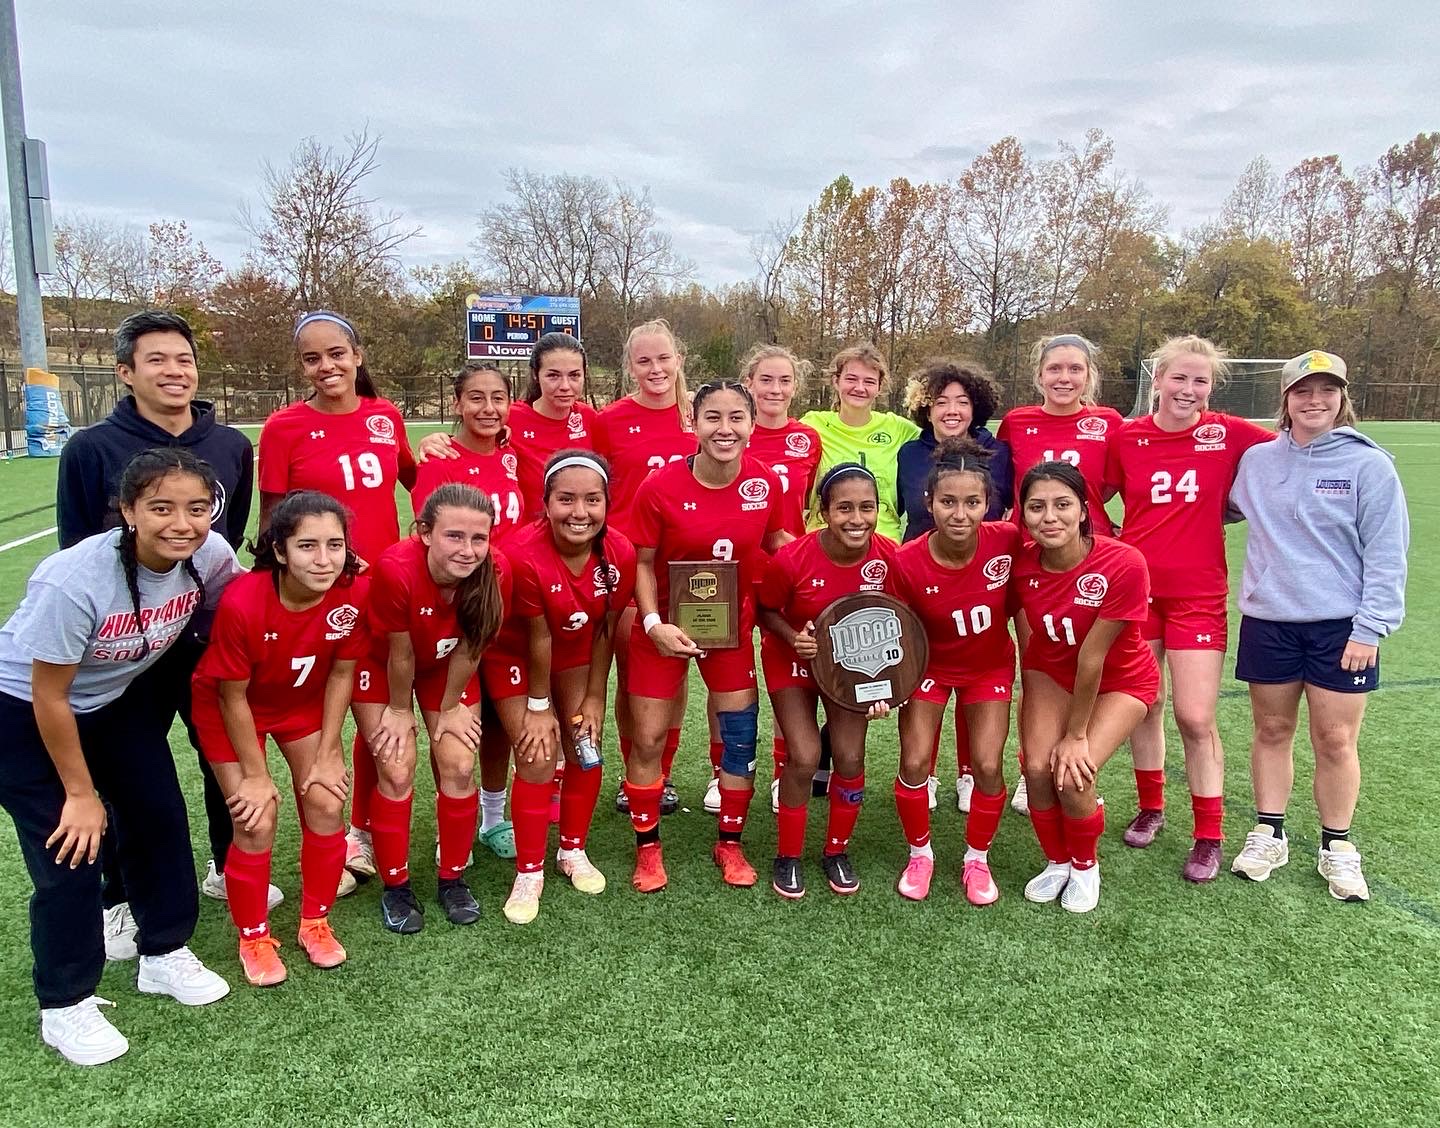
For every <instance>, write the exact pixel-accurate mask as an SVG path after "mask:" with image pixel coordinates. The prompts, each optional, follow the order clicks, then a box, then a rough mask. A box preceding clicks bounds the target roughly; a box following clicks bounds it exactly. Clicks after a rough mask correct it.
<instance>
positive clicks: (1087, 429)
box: [1075, 415, 1110, 439]
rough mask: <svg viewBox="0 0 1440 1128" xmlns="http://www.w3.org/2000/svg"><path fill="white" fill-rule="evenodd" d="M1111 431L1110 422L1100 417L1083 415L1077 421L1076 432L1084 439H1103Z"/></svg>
mask: <svg viewBox="0 0 1440 1128" xmlns="http://www.w3.org/2000/svg"><path fill="white" fill-rule="evenodd" d="M1109 429H1110V421H1109V420H1108V419H1105V418H1102V417H1101V416H1099V415H1083V416H1081V417H1080V418H1079V419H1077V420H1076V421H1075V430H1076V431H1078V432H1079V433H1080V437H1081V438H1082V439H1103V438H1104V437H1105V432H1106V431H1108V430H1109Z"/></svg>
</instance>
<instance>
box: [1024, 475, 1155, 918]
mask: <svg viewBox="0 0 1440 1128" xmlns="http://www.w3.org/2000/svg"><path fill="white" fill-rule="evenodd" d="M1086 492H1087V485H1086V482H1085V479H1084V478H1082V477H1081V475H1080V471H1079V470H1078V469H1076V468H1075V467H1074V466H1073V465H1071V464H1070V463H1068V462H1042V463H1041V464H1040V465H1038V466H1032V467H1031V468H1030V469H1029V470H1028V471H1026V473H1025V477H1024V480H1023V481H1022V482H1021V485H1020V507H1021V513H1022V515H1023V516H1024V519H1025V528H1026V530H1027V531H1028V532H1029V534H1030V536H1031V537H1033V538H1034V543H1033V544H1029V545H1026V546H1025V547H1024V548H1023V549H1022V550H1021V552H1020V556H1019V559H1018V560H1016V562H1015V569H1014V572H1013V574H1012V579H1011V581H1010V582H1011V583H1012V584H1014V585H1015V588H1016V591H1017V597H1018V600H1019V603H1020V608H1021V610H1022V611H1024V613H1025V618H1026V620H1027V621H1028V623H1029V628H1030V629H1029V639H1028V641H1027V642H1026V643H1025V647H1024V650H1023V652H1022V655H1021V660H1020V677H1021V683H1022V685H1023V687H1024V697H1023V699H1022V701H1021V703H1020V739H1021V742H1022V743H1023V745H1024V747H1025V749H1026V756H1025V763H1024V771H1025V776H1026V779H1027V780H1028V781H1029V785H1030V788H1029V790H1030V821H1031V822H1032V823H1033V824H1034V826H1035V837H1036V838H1038V839H1039V840H1040V848H1041V849H1042V850H1043V851H1044V853H1045V858H1046V863H1047V864H1046V866H1045V868H1044V870H1042V871H1041V872H1040V873H1039V874H1037V875H1036V876H1035V877H1033V878H1031V879H1030V881H1029V882H1028V883H1027V884H1026V886H1025V897H1026V899H1027V900H1030V901H1037V902H1045V901H1053V900H1055V899H1056V898H1057V897H1058V898H1060V903H1061V904H1062V905H1063V906H1064V907H1065V908H1066V909H1068V910H1069V911H1070V912H1073V913H1085V912H1089V911H1090V910H1091V909H1093V908H1094V907H1095V906H1096V905H1097V904H1098V903H1099V901H1100V867H1099V864H1098V863H1097V861H1096V858H1095V846H1096V843H1097V842H1098V841H1099V840H1100V835H1101V833H1102V832H1103V831H1104V829H1105V807H1104V805H1103V803H1102V802H1101V801H1100V800H1098V799H1097V798H1096V795H1095V778H1096V775H1097V774H1098V773H1099V771H1100V769H1101V768H1102V767H1104V765H1105V762H1106V761H1107V760H1109V759H1110V757H1111V756H1113V755H1114V754H1115V750H1116V749H1117V748H1119V747H1120V745H1122V744H1124V743H1125V741H1126V740H1128V739H1129V738H1130V734H1131V733H1132V732H1134V730H1135V726H1136V725H1138V724H1139V723H1140V722H1141V721H1142V720H1143V719H1144V717H1145V712H1146V710H1147V709H1149V708H1150V706H1151V705H1153V704H1154V703H1155V699H1156V697H1157V696H1158V695H1159V690H1160V670H1159V668H1158V666H1157V665H1156V663H1155V655H1154V654H1152V653H1151V652H1150V648H1149V647H1148V646H1147V645H1146V644H1145V640H1144V639H1143V638H1141V637H1140V624H1142V623H1143V622H1144V621H1145V617H1146V615H1147V614H1148V613H1149V611H1148V607H1147V603H1148V600H1149V596H1150V581H1149V577H1148V575H1147V573H1146V570H1145V558H1144V557H1143V556H1141V555H1140V553H1139V552H1138V551H1137V550H1136V549H1134V548H1131V547H1130V546H1129V545H1128V544H1121V543H1120V542H1119V541H1117V540H1115V539H1114V538H1113V537H1107V536H1102V535H1098V534H1096V533H1095V531H1094V529H1093V528H1092V525H1091V519H1090V514H1089V504H1088V502H1087V501H1086V497H1085V495H1086Z"/></svg>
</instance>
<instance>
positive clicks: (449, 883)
mask: <svg viewBox="0 0 1440 1128" xmlns="http://www.w3.org/2000/svg"><path fill="white" fill-rule="evenodd" d="M435 899H436V900H437V901H439V902H440V907H441V908H442V909H444V910H445V915H446V916H447V917H449V918H450V923H451V924H474V923H475V922H476V921H477V920H479V919H480V904H479V902H477V901H476V900H475V895H474V894H473V893H471V892H470V886H468V885H466V884H465V880H464V878H459V877H455V878H449V879H442V880H441V882H440V889H439V892H438V893H437V894H436V898H435Z"/></svg>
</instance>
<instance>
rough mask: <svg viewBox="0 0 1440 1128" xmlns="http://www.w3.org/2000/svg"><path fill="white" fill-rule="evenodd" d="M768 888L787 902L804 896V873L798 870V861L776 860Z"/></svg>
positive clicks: (782, 858)
mask: <svg viewBox="0 0 1440 1128" xmlns="http://www.w3.org/2000/svg"><path fill="white" fill-rule="evenodd" d="M770 888H771V889H773V890H775V892H776V893H779V894H780V896H782V897H784V898H785V900H787V901H798V900H800V898H801V897H803V896H805V871H804V870H802V869H801V868H800V859H799V858H786V857H779V858H776V859H775V869H774V877H772V878H771V879H770Z"/></svg>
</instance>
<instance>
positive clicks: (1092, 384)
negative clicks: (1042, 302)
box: [1030, 333, 1100, 405]
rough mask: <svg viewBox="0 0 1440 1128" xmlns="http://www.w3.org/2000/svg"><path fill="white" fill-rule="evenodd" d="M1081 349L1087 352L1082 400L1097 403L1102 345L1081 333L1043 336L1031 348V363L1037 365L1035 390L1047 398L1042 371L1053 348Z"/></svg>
mask: <svg viewBox="0 0 1440 1128" xmlns="http://www.w3.org/2000/svg"><path fill="white" fill-rule="evenodd" d="M1067 346H1068V347H1070V348H1072V349H1079V350H1080V351H1081V352H1082V353H1084V354H1085V388H1084V390H1083V391H1082V392H1081V393H1080V402H1081V403H1084V404H1092V405H1093V404H1095V403H1096V402H1098V401H1099V399H1100V346H1099V345H1097V344H1095V342H1094V341H1091V340H1090V339H1089V338H1087V337H1082V336H1081V335H1080V334H1079V333H1057V334H1056V335H1055V336H1053V337H1041V338H1040V339H1039V340H1038V341H1036V342H1035V347H1034V348H1033V349H1031V350H1030V363H1031V364H1033V365H1034V366H1035V380H1034V383H1035V390H1036V391H1037V392H1039V393H1040V398H1041V399H1044V398H1045V386H1044V385H1043V384H1042V383H1041V382H1040V373H1041V371H1043V369H1044V367H1045V355H1046V353H1048V352H1050V350H1051V349H1062V348H1065V347H1067Z"/></svg>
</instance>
